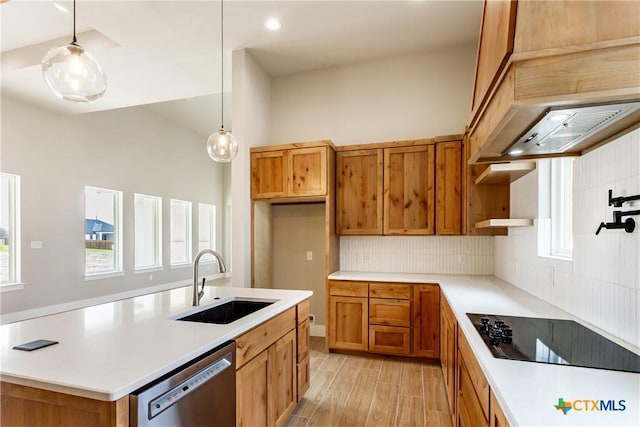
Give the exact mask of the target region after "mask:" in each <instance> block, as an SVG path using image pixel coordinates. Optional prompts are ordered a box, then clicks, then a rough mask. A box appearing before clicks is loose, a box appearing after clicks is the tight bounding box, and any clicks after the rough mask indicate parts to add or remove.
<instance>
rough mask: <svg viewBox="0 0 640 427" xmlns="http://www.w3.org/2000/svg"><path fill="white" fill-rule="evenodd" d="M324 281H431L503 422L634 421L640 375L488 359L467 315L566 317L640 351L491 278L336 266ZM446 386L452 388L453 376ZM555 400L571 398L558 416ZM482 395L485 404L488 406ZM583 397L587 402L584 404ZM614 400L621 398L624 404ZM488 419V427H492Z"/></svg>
mask: <svg viewBox="0 0 640 427" xmlns="http://www.w3.org/2000/svg"><path fill="white" fill-rule="evenodd" d="M329 280H334V281H354V282H370V283H374V282H386V283H409V284H425V283H428V284H437V285H439V287H440V293H441V305H443V304H445V303H446V305H447V306H448V307H450V309H451V311H452V313H453V315H454V316H455V321H456V322H457V330H458V334H457V335H458V337H462V339H461V341H464V342H466V343H468V347H467V344H464V346H465V349H466V350H469V349H470V351H471V355H469V356H471V357H472V358H473V359H475V362H477V366H478V367H479V369H480V372H479V373H478V375H477V376H476V378H481V377H484V378H486V382H487V387H486V388H485V389H483V390H480V391H479V394H480V395H481V396H480V397H481V398H482V399H483V400H485V401H487V408H491V409H489V412H491V413H493V409H498V407H499V408H500V409H501V410H502V412H503V413H504V418H505V421H506V422H507V423H508V425H511V426H533V425H536V426H575V425H580V426H638V425H640V410H639V406H640V374H636V373H628V372H619V371H611V370H603V369H591V368H581V367H575V366H562V365H553V364H543V363H533V362H525V361H518V360H506V359H498V358H495V357H493V355H492V354H491V352H490V351H489V349H488V347H487V346H486V345H485V343H484V341H483V340H482V338H481V336H480V335H479V333H478V332H477V331H476V329H475V327H474V326H473V324H472V322H471V321H470V320H469V318H468V317H467V315H466V314H467V313H486V314H500V315H512V316H527V317H541V318H555V319H570V320H574V321H577V322H578V323H581V324H583V325H585V326H587V327H588V328H590V329H592V330H594V331H596V332H598V333H599V334H601V335H603V336H605V337H606V338H608V339H609V340H611V341H613V342H615V343H617V344H619V345H621V346H623V347H625V348H627V349H629V350H631V351H633V352H635V353H636V354H638V353H640V349H638V348H637V347H634V346H632V345H630V344H629V343H625V342H623V341H621V340H619V339H618V338H616V337H615V336H612V335H611V334H609V333H607V332H605V331H602V330H601V329H599V328H597V327H595V326H593V325H589V324H587V323H585V322H584V321H582V320H580V319H577V318H576V317H575V316H572V315H570V314H569V313H567V312H565V311H563V310H561V309H559V308H557V307H555V306H553V305H551V304H548V303H546V302H544V301H542V300H540V299H538V298H536V297H534V296H532V295H530V294H528V293H526V292H524V291H522V290H520V289H518V288H516V287H514V286H512V285H510V284H508V283H506V282H504V281H502V280H500V279H497V278H496V277H493V276H463V275H441V274H405V273H368V272H347V271H341V272H337V273H334V274H331V275H330V276H329ZM441 339H442V342H441V346H440V347H441V350H443V349H444V347H445V346H446V345H447V344H446V342H445V341H446V337H445V336H443V334H442V331H441ZM454 352H455V351H454ZM458 354H460V353H458ZM469 356H467V357H468V358H470V357H469ZM441 357H442V354H441ZM445 380H446V379H445ZM456 380H459V378H456ZM454 383H456V384H455V387H456V388H457V387H458V383H459V381H454ZM491 399H494V400H491ZM560 399H562V401H563V402H565V403H567V402H574V403H575V405H574V408H573V410H569V411H567V412H566V414H565V413H563V411H561V410H558V409H557V408H556V406H557V405H558V404H559V403H558V402H559V400H560ZM490 400H491V402H492V404H489V403H488V402H489V401H490ZM598 400H599V401H604V402H605V403H606V406H605V407H606V410H596V409H592V408H593V404H592V403H591V402H592V401H598ZM584 401H588V402H587V403H586V404H585V403H584ZM609 401H613V402H615V405H612V404H610V403H609ZM620 401H624V402H623V405H624V408H623V407H622V406H621V405H620ZM598 408H600V406H599V405H598ZM614 408H615V410H614ZM451 411H452V412H453V411H455V408H451ZM486 415H487V414H485V417H486ZM491 421H492V423H491V425H495V424H494V423H493V420H491ZM488 424H489V423H488V422H487V425H488ZM478 425H481V424H478Z"/></svg>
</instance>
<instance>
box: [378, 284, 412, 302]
mask: <svg viewBox="0 0 640 427" xmlns="http://www.w3.org/2000/svg"><path fill="white" fill-rule="evenodd" d="M369 296H370V297H373V298H397V299H409V298H411V285H407V284H401V283H370V284H369Z"/></svg>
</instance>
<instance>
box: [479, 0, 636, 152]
mask: <svg viewBox="0 0 640 427" xmlns="http://www.w3.org/2000/svg"><path fill="white" fill-rule="evenodd" d="M639 16H640V6H639V5H638V4H637V3H636V2H625V1H611V2H609V1H589V2H576V1H523V0H521V1H517V2H516V1H499V2H491V1H489V2H485V6H484V11H483V21H482V29H481V34H480V41H479V46H478V58H477V64H476V80H475V86H474V94H473V101H472V113H471V119H470V124H469V127H468V135H469V162H470V163H493V162H505V161H511V160H517V159H532V158H542V157H558V156H578V155H581V154H584V153H585V152H587V151H589V150H592V149H594V148H595V147H598V146H600V145H602V144H604V143H606V142H608V141H610V140H612V139H614V138H616V137H618V136H620V135H622V134H624V133H626V132H629V131H631V130H633V129H635V128H637V127H638V126H639V125H640V108H639V107H640V19H638V18H639Z"/></svg>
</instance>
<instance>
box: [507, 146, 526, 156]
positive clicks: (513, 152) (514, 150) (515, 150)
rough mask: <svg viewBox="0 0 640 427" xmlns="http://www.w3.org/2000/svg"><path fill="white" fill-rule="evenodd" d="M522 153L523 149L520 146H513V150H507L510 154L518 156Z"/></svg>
mask: <svg viewBox="0 0 640 427" xmlns="http://www.w3.org/2000/svg"><path fill="white" fill-rule="evenodd" d="M522 153H524V150H523V149H521V148H514V149H513V150H511V151H509V155H510V156H518V155H520V154H522Z"/></svg>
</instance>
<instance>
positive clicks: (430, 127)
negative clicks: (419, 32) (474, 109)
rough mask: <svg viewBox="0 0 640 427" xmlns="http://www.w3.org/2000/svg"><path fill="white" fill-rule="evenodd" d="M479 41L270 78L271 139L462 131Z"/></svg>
mask: <svg viewBox="0 0 640 427" xmlns="http://www.w3.org/2000/svg"><path fill="white" fill-rule="evenodd" d="M475 50H476V46H475V45H473V46H468V47H465V48H461V49H457V50H447V51H446V52H434V53H423V54H419V55H409V56H401V57H396V58H389V59H384V60H378V61H372V62H366V63H360V64H355V65H349V66H343V67H335V68H329V69H325V70H320V71H312V72H306V73H300V74H295V75H290V76H284V77H278V78H274V79H273V82H272V97H271V99H272V102H271V111H272V125H271V141H270V142H271V143H272V144H282V143H288V142H298V141H313V140H318V139H331V140H332V141H333V142H334V143H335V144H336V145H348V144H359V143H368V142H378V141H391V140H401V139H415V138H429V137H434V136H438V135H450V134H461V133H464V127H465V125H466V123H467V121H468V119H469V112H470V110H471V93H472V91H473V75H474V67H475Z"/></svg>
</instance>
